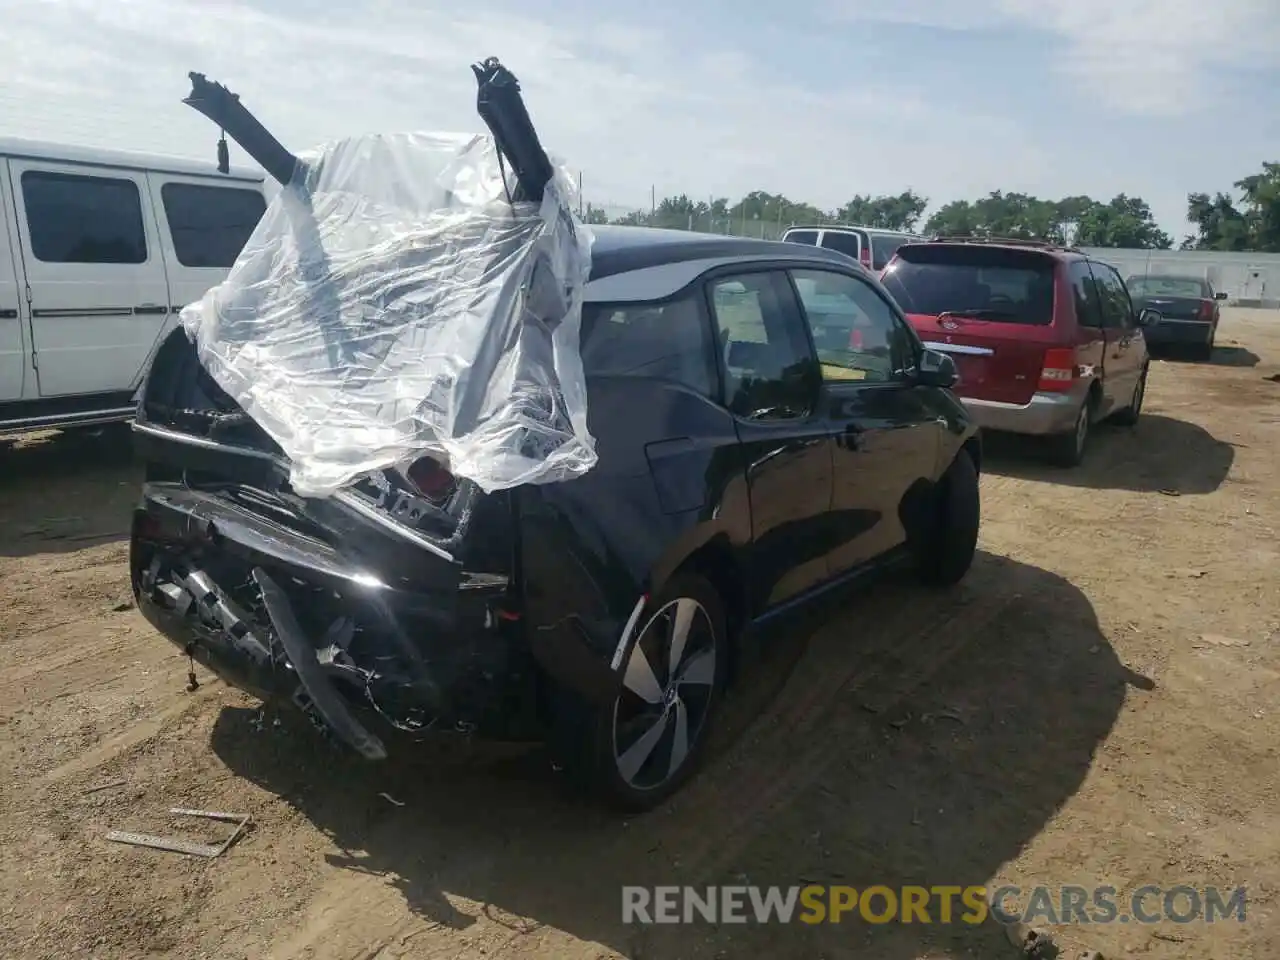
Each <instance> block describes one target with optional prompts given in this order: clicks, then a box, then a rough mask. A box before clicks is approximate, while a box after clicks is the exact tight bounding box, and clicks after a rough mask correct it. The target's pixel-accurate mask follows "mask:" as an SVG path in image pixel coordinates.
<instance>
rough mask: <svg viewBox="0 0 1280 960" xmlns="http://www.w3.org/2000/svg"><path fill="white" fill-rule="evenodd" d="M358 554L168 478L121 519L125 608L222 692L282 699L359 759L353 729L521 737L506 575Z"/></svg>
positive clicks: (522, 686) (370, 735)
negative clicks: (218, 680) (127, 534)
mask: <svg viewBox="0 0 1280 960" xmlns="http://www.w3.org/2000/svg"><path fill="white" fill-rule="evenodd" d="M437 560H439V558H436V557H424V558H423V560H422V562H423V563H427V562H429V561H430V562H435V561H437ZM362 561H363V558H362V557H361V555H360V554H357V553H354V552H351V551H346V550H342V551H340V550H337V549H335V548H334V547H332V546H330V545H328V544H326V543H325V542H324V541H323V540H322V539H320V538H318V537H312V536H309V535H308V534H306V533H303V532H301V531H299V530H295V529H290V528H289V527H288V526H286V525H284V524H278V523H275V522H273V521H271V520H269V519H266V518H264V517H262V516H260V515H258V514H257V513H256V512H253V511H250V510H247V509H244V508H242V507H240V506H238V505H236V504H235V503H232V502H230V501H229V500H228V499H226V498H225V497H222V496H218V495H215V494H212V493H204V492H200V491H196V490H192V489H189V488H187V487H184V486H182V485H179V484H171V483H148V484H146V485H145V487H144V489H143V496H142V501H141V503H140V504H139V505H138V507H137V508H136V510H135V512H134V518H133V536H132V542H131V551H130V571H131V579H132V584H133V591H134V595H135V598H136V600H137V604H138V608H139V610H140V612H141V613H142V614H143V616H144V617H146V619H147V620H148V622H150V623H151V624H152V625H153V626H154V627H155V628H156V629H157V630H158V631H159V632H160V633H161V634H163V635H164V636H165V637H166V638H168V639H169V640H170V641H171V642H172V643H174V644H175V645H177V646H178V647H180V648H181V649H182V650H183V651H184V652H186V653H188V654H189V655H190V656H191V657H192V658H193V659H195V660H196V661H197V662H199V663H201V664H203V665H204V666H206V667H208V668H209V669H210V670H212V671H213V672H214V673H216V674H217V675H219V676H220V677H222V678H223V679H224V680H226V681H227V682H228V683H230V684H231V685H233V686H236V687H238V688H241V689H244V690H246V691H248V692H251V693H254V694H255V695H258V696H260V697H263V698H264V699H271V698H278V697H288V698H291V699H293V700H294V701H295V702H296V703H298V704H299V705H300V706H301V707H303V709H304V710H305V711H306V712H307V713H309V714H310V715H311V716H312V719H313V720H316V721H317V723H318V725H320V726H322V727H325V728H327V729H328V730H329V732H331V733H333V734H335V735H336V736H337V738H338V739H340V740H342V741H343V742H345V743H346V744H347V745H348V746H351V747H352V748H354V749H356V750H357V751H358V752H360V753H361V754H362V755H364V756H366V757H369V758H371V759H378V758H380V757H382V756H385V754H386V748H385V746H384V745H383V744H382V741H381V739H380V738H379V736H378V735H377V733H375V732H374V731H373V730H371V729H370V727H369V726H367V725H366V724H367V723H368V724H371V725H372V726H373V727H374V728H375V729H376V728H378V727H379V726H383V727H386V728H389V729H390V730H395V729H399V730H401V731H405V732H409V733H413V732H417V731H425V730H427V729H433V728H434V729H441V728H443V729H453V730H456V729H463V730H466V731H471V730H477V731H479V732H483V733H487V734H489V735H493V736H499V737H503V738H517V739H522V738H524V737H526V736H533V735H536V734H535V731H534V730H533V729H530V727H535V726H536V721H535V720H534V712H535V711H534V709H533V700H534V695H533V690H532V684H531V683H529V680H530V678H531V674H532V670H531V669H530V666H531V657H530V654H529V653H528V646H527V644H525V643H524V642H523V636H522V626H523V625H522V624H521V623H520V622H519V621H518V619H517V618H516V617H514V616H513V615H511V614H510V613H509V612H508V611H507V609H506V607H505V603H506V601H507V598H508V591H507V581H506V578H503V577H489V578H485V577H476V576H469V575H467V574H465V573H463V572H462V571H461V570H457V571H455V572H454V573H453V575H450V576H446V575H445V574H444V572H442V571H440V570H436V571H433V572H430V573H420V572H417V571H411V572H410V574H409V575H407V576H398V577H392V576H390V575H388V573H386V572H384V571H378V570H377V569H376V567H374V566H372V565H370V564H367V563H364V562H362ZM383 732H388V731H387V730H383Z"/></svg>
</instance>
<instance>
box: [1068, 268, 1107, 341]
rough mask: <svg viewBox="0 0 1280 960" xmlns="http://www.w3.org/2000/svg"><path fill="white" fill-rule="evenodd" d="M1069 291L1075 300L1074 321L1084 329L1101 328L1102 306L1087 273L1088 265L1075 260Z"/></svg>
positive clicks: (1091, 275)
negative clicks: (1072, 293) (1073, 294)
mask: <svg viewBox="0 0 1280 960" xmlns="http://www.w3.org/2000/svg"><path fill="white" fill-rule="evenodd" d="M1071 289H1072V292H1074V293H1075V299H1076V320H1077V321H1078V322H1079V323H1080V324H1081V325H1082V326H1085V327H1101V326H1102V305H1101V304H1100V303H1099V297H1098V289H1097V287H1096V286H1095V285H1094V282H1093V274H1092V273H1090V272H1089V264H1087V263H1085V262H1084V261H1083V260H1077V261H1076V262H1075V263H1073V264H1071Z"/></svg>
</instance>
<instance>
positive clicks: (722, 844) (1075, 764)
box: [213, 554, 1152, 960]
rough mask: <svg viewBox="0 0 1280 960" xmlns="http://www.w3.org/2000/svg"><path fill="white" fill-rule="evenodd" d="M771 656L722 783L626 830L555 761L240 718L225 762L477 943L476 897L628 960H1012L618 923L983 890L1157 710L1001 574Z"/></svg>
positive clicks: (1049, 596)
mask: <svg viewBox="0 0 1280 960" xmlns="http://www.w3.org/2000/svg"><path fill="white" fill-rule="evenodd" d="M774 649H775V651H776V652H775V653H774V654H773V656H775V657H776V658H777V659H776V660H775V661H773V662H772V663H766V664H759V663H758V664H756V665H755V667H753V668H752V670H751V671H749V673H748V675H747V677H746V678H745V679H744V681H743V686H742V687H741V688H737V689H735V690H734V693H733V696H732V698H731V699H730V700H729V701H727V711H728V715H727V720H728V722H727V724H726V725H725V726H724V727H722V729H721V730H720V736H718V737H717V738H716V739H717V749H716V750H715V752H714V754H713V756H712V758H711V760H710V761H709V763H708V765H707V767H706V768H705V769H704V770H703V771H702V772H701V774H700V775H699V776H698V777H697V778H696V779H695V780H693V781H692V782H691V783H689V784H688V785H687V786H686V788H685V789H684V790H683V791H682V792H681V793H680V794H679V795H677V796H676V797H675V798H673V799H672V800H671V801H669V802H668V803H667V804H666V805H664V806H663V807H662V808H660V809H658V810H655V811H653V812H651V813H648V814H645V815H642V816H637V817H633V818H630V819H626V818H622V817H620V816H617V815H614V814H611V813H607V812H605V811H603V810H600V809H597V808H596V807H594V806H593V805H590V804H589V803H587V802H585V801H583V800H581V799H579V798H577V797H576V795H574V794H572V793H569V792H567V791H566V790H565V788H564V787H563V785H562V784H561V783H560V782H559V780H558V778H557V777H556V776H555V775H554V774H552V773H551V772H550V770H549V767H548V765H547V764H546V763H545V761H544V759H543V758H542V757H541V755H540V754H539V753H537V752H533V753H520V754H517V755H516V756H515V757H514V758H513V757H511V756H509V755H504V756H503V757H501V758H485V753H486V750H485V748H478V749H476V751H475V753H474V754H473V757H474V758H477V759H473V760H470V761H468V760H464V759H462V758H459V757H457V756H454V757H448V756H447V755H446V751H443V749H442V748H436V747H431V748H427V747H423V748H422V750H423V753H422V754H421V755H417V756H415V757H414V758H413V759H411V760H408V759H406V760H398V761H392V762H387V763H384V764H382V765H377V766H370V765H367V764H362V763H360V762H359V761H357V760H355V759H352V758H349V757H346V756H343V755H339V754H336V753H335V752H334V751H333V749H332V748H329V747H326V746H324V745H322V744H320V743H319V742H318V741H317V740H316V738H315V736H314V735H313V731H310V730H308V729H306V728H305V727H303V726H300V725H299V723H298V721H297V720H296V719H294V718H292V716H291V715H290V714H288V713H287V712H282V713H281V715H280V716H281V719H282V721H283V726H282V727H280V728H278V731H277V733H276V734H275V735H272V736H263V735H262V734H261V733H255V732H254V730H255V729H256V728H255V716H256V711H253V710H249V709H241V708H227V709H224V711H223V712H222V713H221V714H220V716H219V718H218V720H217V722H216V724H215V728H214V733H213V748H214V750H215V752H216V754H217V755H218V757H219V758H220V759H221V761H222V762H223V763H225V764H226V766H227V767H228V768H230V769H231V770H232V771H233V772H235V773H236V774H238V775H239V776H242V777H244V778H247V779H248V780H250V781H252V782H254V783H256V784H258V785H260V786H261V787H263V788H265V789H266V790H267V791H269V792H271V793H273V794H275V795H278V796H279V797H281V798H283V799H285V800H287V801H288V802H289V803H291V804H292V805H294V806H295V807H296V809H298V810H299V811H300V812H301V813H302V815H303V816H305V817H306V818H308V820H309V821H310V822H311V823H312V824H313V825H314V826H315V827H316V828H318V829H319V830H321V831H323V833H324V834H325V835H326V836H327V837H328V838H329V839H330V840H331V841H332V842H333V843H334V844H335V845H336V846H337V847H339V848H340V849H341V850H343V851H350V853H341V854H336V855H330V856H329V857H327V860H328V862H329V864H330V865H331V866H336V867H339V868H342V869H344V870H349V871H357V872H359V873H362V874H372V875H374V876H376V877H378V878H383V879H385V880H386V881H387V882H389V883H392V884H394V885H395V887H396V888H397V890H398V892H399V894H400V895H402V896H403V898H404V904H405V907H407V909H408V910H409V911H411V912H412V913H414V914H416V915H417V916H418V917H419V918H420V920H421V922H422V923H428V922H430V923H437V924H442V925H445V926H449V927H454V928H459V929H464V928H467V927H469V926H470V925H471V924H473V923H474V922H475V920H474V918H473V917H472V916H470V915H469V914H464V913H461V912H459V911H458V910H457V909H455V908H454V907H453V906H451V904H450V901H449V897H461V898H466V899H467V900H470V901H474V902H477V903H479V904H483V905H484V907H483V909H484V912H485V914H486V915H487V916H488V917H489V918H490V919H495V920H497V922H500V923H504V924H506V925H507V926H509V927H510V928H511V930H512V931H514V932H513V934H512V936H513V937H516V938H518V937H520V936H528V935H531V934H530V932H529V931H532V930H536V929H539V928H554V929H558V930H561V931H565V932H567V933H569V934H572V935H573V936H575V937H577V938H580V939H582V940H586V941H590V942H596V943H600V944H606V945H608V946H610V947H611V948H613V949H615V950H617V951H618V952H620V953H622V954H624V955H626V956H629V957H674V956H680V957H685V958H700V957H707V958H710V957H723V956H770V957H776V958H788V957H797V958H798V957H806V958H808V957H813V956H818V955H827V956H835V955H848V951H849V950H851V949H856V951H857V953H858V955H859V956H861V957H867V958H871V960H875V958H882V960H914V958H916V957H918V956H920V955H921V954H922V953H925V952H927V951H929V950H951V951H954V952H955V954H957V955H959V954H962V953H964V952H965V951H966V950H967V951H969V952H970V953H976V954H977V955H981V956H1003V955H1004V954H1005V953H1006V952H1007V951H1008V950H1009V946H1008V944H1007V942H1006V941H1005V939H1004V936H1003V933H1002V931H1001V930H999V929H998V928H997V927H996V926H995V925H994V924H992V923H986V924H979V925H974V924H967V923H964V922H959V921H958V920H957V922H953V923H951V924H949V925H943V924H938V923H937V919H938V915H937V913H936V908H935V912H934V914H933V918H934V921H935V922H934V924H933V925H924V924H920V923H915V924H898V923H889V924H881V925H873V924H869V923H867V922H865V921H863V920H861V919H858V918H857V917H856V916H855V917H854V918H852V919H851V918H849V917H846V918H845V920H844V922H843V923H842V924H839V925H831V924H819V925H813V926H810V925H806V924H802V923H798V922H793V923H791V924H790V925H786V926H783V925H778V924H769V925H757V924H754V923H752V924H747V925H735V924H733V923H729V924H723V925H719V926H713V925H711V924H709V923H706V922H704V921H701V920H699V921H697V922H695V923H694V924H692V925H675V926H643V925H635V924H633V925H625V924H623V923H622V922H621V902H622V894H621V887H622V885H624V884H628V885H636V884H639V885H657V884H691V885H695V886H698V887H700V888H705V886H706V885H722V884H742V883H751V884H781V885H792V884H804V883H820V884H847V885H852V886H854V887H858V888H864V887H866V886H869V885H874V884H883V885H887V886H889V887H890V888H899V887H901V886H902V885H907V884H920V885H924V886H934V885H957V886H962V887H963V886H967V885H980V884H984V883H986V882H987V881H988V879H989V878H990V877H992V876H993V875H994V874H996V873H997V871H999V870H1001V868H1002V866H1003V865H1004V864H1005V863H1006V862H1007V861H1009V860H1010V859H1012V858H1014V857H1016V856H1017V855H1018V854H1019V852H1020V851H1021V850H1022V849H1023V847H1024V846H1025V845H1026V844H1027V843H1028V842H1029V841H1030V840H1031V839H1032V838H1034V837H1035V836H1036V835H1037V834H1038V833H1039V832H1040V831H1041V830H1042V829H1043V828H1044V827H1045V825H1046V823H1047V822H1048V821H1049V820H1050V818H1052V817H1053V816H1054V814H1055V813H1056V812H1057V811H1058V809H1059V808H1060V807H1061V806H1062V805H1063V803H1064V802H1066V801H1067V800H1068V799H1069V798H1070V797H1071V796H1072V795H1073V794H1075V793H1076V791H1077V790H1079V789H1080V787H1081V784H1082V782H1083V780H1084V778H1085V776H1086V774H1087V773H1088V771H1089V768H1090V765H1091V763H1092V761H1093V756H1094V751H1095V750H1096V749H1097V748H1098V746H1099V744H1100V743H1101V742H1102V741H1103V740H1104V739H1105V738H1106V737H1107V735H1108V733H1109V732H1110V730H1111V729H1112V726H1113V724H1114V723H1115V722H1116V718H1117V715H1118V714H1119V713H1120V710H1121V708H1122V706H1123V704H1124V701H1125V698H1126V695H1137V696H1141V695H1142V694H1141V693H1129V692H1128V691H1130V690H1131V688H1137V689H1138V690H1149V689H1151V687H1152V684H1151V683H1150V681H1148V680H1146V679H1145V678H1143V677H1141V676H1139V675H1138V674H1135V673H1133V672H1132V671H1130V670H1129V669H1127V668H1126V667H1125V666H1124V665H1123V664H1121V663H1120V661H1119V660H1118V658H1117V656H1116V654H1115V652H1114V651H1113V649H1112V648H1111V646H1110V644H1109V643H1108V642H1107V639H1106V637H1105V636H1103V634H1102V632H1101V629H1100V628H1099V625H1098V622H1097V619H1096V616H1095V614H1094V611H1093V609H1092V607H1091V605H1090V603H1089V601H1088V599H1087V598H1086V597H1085V596H1084V595H1083V594H1082V593H1081V592H1080V591H1079V590H1078V589H1076V588H1075V587H1074V586H1073V585H1072V584H1070V583H1069V582H1067V581H1066V580H1063V579H1062V578H1060V577H1058V576H1056V575H1054V574H1052V573H1049V572H1046V571H1044V570H1041V569H1038V568H1035V567H1031V566H1028V565H1025V564H1022V563H1018V562H1016V561H1013V560H1010V559H1007V558H1004V557H998V556H994V555H989V554H981V555H980V556H979V558H978V560H977V562H976V563H975V566H974V569H973V571H972V573H971V574H970V577H969V579H967V580H966V581H965V583H964V584H962V586H961V587H960V588H958V589H956V590H954V591H950V592H944V593H928V592H924V591H922V590H921V589H920V588H918V587H916V586H914V585H913V584H911V583H909V582H907V581H906V580H905V579H904V578H902V577H898V576H894V577H890V578H889V579H888V580H886V581H881V583H880V585H879V586H878V587H877V588H876V589H875V590H874V591H863V592H861V593H860V594H859V595H857V596H854V597H851V598H847V599H846V600H845V601H844V603H843V605H842V607H841V609H840V610H839V612H838V613H837V614H835V615H832V616H829V617H828V618H827V619H826V620H825V622H823V623H822V624H821V625H820V626H819V627H818V628H817V629H816V630H814V631H812V632H810V631H808V630H807V628H799V627H798V628H796V631H795V633H794V635H793V636H792V637H791V638H790V640H786V641H782V642H780V643H778V644H777V646H776V647H775V648H774ZM788 674H789V675H788ZM784 682H785V687H784V688H783V689H782V690H781V692H780V693H778V691H777V690H776V689H775V688H776V687H778V686H779V685H780V684H782V683H784ZM382 793H385V794H386V795H387V796H389V797H392V798H394V800H395V804H400V805H395V804H393V803H392V802H390V801H388V800H386V799H383V798H381V797H380V794H382ZM290 857H291V859H292V858H293V857H294V855H292V854H291V855H290ZM960 912H961V911H960V909H959V908H957V912H956V916H957V917H959V915H960ZM378 916H381V917H382V918H383V922H384V923H385V921H386V920H387V916H386V913H385V908H380V911H379V912H378ZM519 918H522V919H519ZM363 919H364V918H363V917H362V916H360V911H353V915H352V916H348V917H347V918H346V919H344V920H342V921H340V922H339V921H335V922H333V923H326V924H325V927H326V930H327V933H326V936H330V935H332V936H334V937H347V938H349V940H343V941H342V943H337V942H336V941H335V942H330V943H328V944H327V946H328V947H331V948H333V950H334V955H338V953H343V951H347V952H350V951H353V950H354V951H356V952H358V949H359V948H361V947H363V948H364V949H368V948H369V942H370V941H372V940H375V939H376V937H377V936H379V935H380V934H376V933H375V931H376V930H377V929H378V928H377V927H376V926H370V925H369V923H364V924H362V923H361V921H362V920H363ZM370 923H372V921H370ZM432 935H433V934H430V933H426V934H424V936H428V937H429V936H432ZM434 935H436V936H439V935H440V934H434ZM446 935H448V934H446ZM463 936H465V934H463ZM362 938H363V939H362ZM512 948H513V949H512V952H513V953H519V952H521V950H520V949H519V947H518V944H517V943H514V942H513V944H512ZM343 955H346V953H343ZM539 955H543V954H541V953H540V954H539ZM546 955H551V954H546Z"/></svg>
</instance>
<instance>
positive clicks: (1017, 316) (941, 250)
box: [881, 244, 1054, 326]
mask: <svg viewBox="0 0 1280 960" xmlns="http://www.w3.org/2000/svg"><path fill="white" fill-rule="evenodd" d="M898 253H899V256H898V260H897V262H896V263H895V264H894V265H893V267H892V268H891V269H890V270H887V271H886V272H885V274H884V275H883V276H882V277H881V282H883V283H884V285H885V287H886V288H887V289H888V291H889V293H890V294H891V295H892V296H893V298H894V299H895V300H897V301H898V305H899V306H901V307H902V309H903V311H904V312H906V313H916V314H924V315H927V316H935V317H936V316H937V315H938V314H940V313H946V312H950V313H962V314H967V315H969V316H973V317H976V318H979V319H982V320H994V321H997V322H1004V323H1019V324H1029V325H1032V326H1048V325H1049V324H1051V323H1052V322H1053V265H1054V261H1053V260H1052V259H1050V258H1049V257H1046V256H1044V255H1043V254H1041V253H1037V252H1035V251H1030V250H1025V251H1024V250H1009V249H1007V248H998V247H994V248H993V247H977V246H953V247H949V246H941V245H936V246H935V245H931V244H910V245H908V246H905V247H902V248H900V249H899V251H898Z"/></svg>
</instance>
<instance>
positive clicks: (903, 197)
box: [833, 190, 929, 230]
mask: <svg viewBox="0 0 1280 960" xmlns="http://www.w3.org/2000/svg"><path fill="white" fill-rule="evenodd" d="M928 205H929V201H928V200H926V199H925V198H924V197H922V196H920V195H919V194H918V193H916V192H915V191H914V190H904V191H903V192H902V193H900V194H898V195H897V196H892V197H891V196H884V197H872V196H863V195H862V194H857V195H856V196H854V198H853V199H852V200H850V201H849V202H848V203H846V204H845V205H844V206H843V207H841V208H840V209H839V210H837V211H835V214H834V216H833V219H835V220H839V221H840V222H842V223H851V224H858V225H859V226H863V227H877V228H879V229H881V230H914V229H915V226H916V223H917V222H918V221H919V220H920V217H921V216H922V215H923V214H924V211H925V207H927V206H928Z"/></svg>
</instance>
